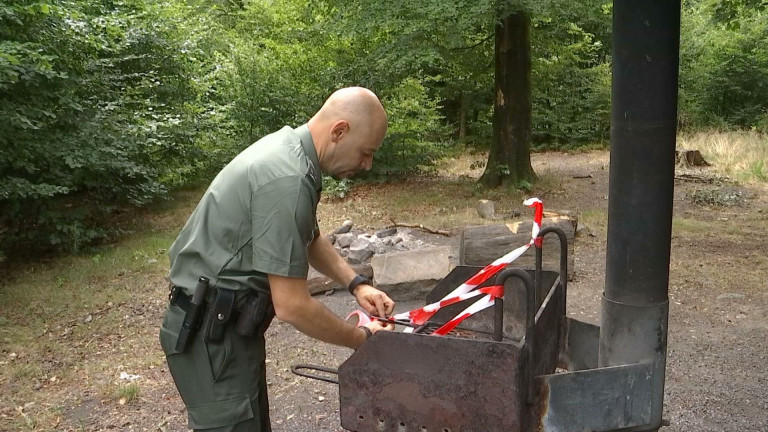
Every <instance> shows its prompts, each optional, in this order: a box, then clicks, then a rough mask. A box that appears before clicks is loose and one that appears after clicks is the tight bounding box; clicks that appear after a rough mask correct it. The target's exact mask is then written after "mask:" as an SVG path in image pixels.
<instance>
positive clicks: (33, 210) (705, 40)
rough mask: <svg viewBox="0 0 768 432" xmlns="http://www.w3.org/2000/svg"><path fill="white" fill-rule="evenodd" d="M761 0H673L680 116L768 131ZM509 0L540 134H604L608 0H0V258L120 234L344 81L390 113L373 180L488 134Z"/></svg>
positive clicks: (571, 137) (552, 140)
mask: <svg viewBox="0 0 768 432" xmlns="http://www.w3.org/2000/svg"><path fill="white" fill-rule="evenodd" d="M765 6H766V2H765V0H690V1H686V2H684V5H683V14H682V24H683V26H682V33H681V62H680V64H681V69H680V110H679V112H680V124H681V126H683V127H684V128H687V129H695V128H701V127H712V126H716V127H718V128H723V129H727V128H734V127H738V128H751V129H756V130H764V131H766V130H768V85H766V83H768V20H767V19H766V16H765V13H766V12H765V10H764V9H765ZM521 7H523V8H525V9H526V10H527V11H528V12H529V13H530V15H531V17H532V29H531V53H532V81H533V94H532V103H533V113H532V114H533V131H532V132H533V139H534V140H535V141H536V144H537V147H540V148H549V147H556V148H561V149H573V148H574V147H578V146H582V147H584V146H588V145H592V144H593V143H595V142H598V143H599V142H601V141H604V140H605V139H607V137H608V131H609V121H610V68H611V65H610V50H611V42H610V32H611V19H610V18H611V17H610V10H611V4H610V2H608V1H607V0H605V1H602V0H601V2H599V3H598V4H595V3H590V2H585V1H581V0H577V1H565V0H549V1H546V2H519V1H511V0H509V1H507V0H504V1H495V0H447V1H445V0H425V1H422V2H413V1H402V0H394V1H390V2H379V1H374V0H351V1H347V2H341V3H339V2H330V1H327V0H270V1H268V2H245V1H227V2H223V1H209V0H195V1H192V2H189V1H182V0H161V1H158V2H153V1H148V0H118V1H106V0H92V1H87V2H83V1H72V0H14V1H11V0H0V118H2V119H3V121H1V122H0V259H2V257H3V255H5V256H8V257H17V256H21V255H22V254H23V253H27V252H29V253H32V252H39V251H45V250H78V249H81V248H83V247H86V246H87V245H89V244H92V243H93V242H95V241H98V240H99V239H102V238H104V237H106V236H109V235H112V234H115V233H116V232H118V230H117V228H116V226H117V225H116V224H113V223H110V222H111V221H112V219H113V217H114V215H115V214H116V213H117V212H119V211H124V208H125V207H130V206H141V205H147V204H149V203H152V202H155V201H156V200H158V199H162V198H163V197H164V196H165V194H166V193H167V192H168V191H169V190H172V189H174V188H179V187H184V186H186V185H189V184H192V183H196V182H206V181H208V180H210V178H211V177H212V176H213V175H214V174H215V173H216V172H217V171H218V170H219V169H220V168H221V167H222V166H223V165H224V164H226V163H227V162H228V161H229V160H230V159H231V158H232V157H233V156H234V155H235V154H237V153H238V152H240V151H241V150H242V149H243V148H245V147H246V146H248V145H249V144H251V143H252V142H254V141H255V140H257V139H258V138H260V137H261V136H263V135H264V134H266V133H269V132H272V131H274V130H276V129H279V128H281V127H282V126H284V125H291V126H297V125H299V124H302V123H304V122H306V121H307V119H308V118H309V117H310V116H311V115H312V114H313V113H314V112H315V111H316V110H317V109H318V108H319V107H320V106H321V104H322V102H323V100H324V99H325V97H327V96H328V95H329V94H330V93H331V92H332V91H333V90H335V89H338V88H341V87H345V86H350V85H362V86H366V87H369V88H371V89H372V90H374V91H375V92H376V93H377V94H378V95H379V96H380V97H381V98H382V100H383V102H384V104H385V107H386V109H387V111H388V114H389V120H390V123H389V133H388V135H387V138H386V141H385V143H384V146H383V147H382V149H381V150H380V151H379V152H378V153H377V154H376V156H375V162H374V167H373V170H372V171H371V172H370V173H367V174H365V175H364V178H365V179H377V180H379V179H387V178H392V177H397V178H402V177H403V176H408V175H416V174H417V173H423V172H429V171H430V170H431V169H432V167H433V166H434V165H433V164H434V162H435V161H436V160H437V159H439V158H440V157H442V156H443V155H445V154H447V153H448V152H449V151H450V150H451V143H450V142H451V141H452V140H453V139H454V138H455V137H456V136H457V135H458V131H459V130H460V129H461V130H462V132H464V131H466V133H467V134H466V136H465V137H464V138H463V139H462V140H461V142H462V144H471V145H473V146H476V147H478V148H482V147H484V146H487V145H488V143H489V142H490V139H491V136H492V130H493V125H492V118H493V115H492V114H493V113H492V108H493V100H494V26H495V25H496V23H497V22H498V19H499V17H501V16H503V15H504V14H507V13H510V12H511V11H514V10H518V9H519V8H521ZM749 169H750V170H751V171H752V172H753V173H754V176H755V177H757V178H763V177H765V168H764V166H763V164H762V161H761V162H760V163H756V164H755V165H754V166H751V167H750V168H749ZM325 183H326V192H327V193H328V194H329V195H330V196H343V195H344V194H346V192H347V191H348V188H349V186H348V183H347V182H345V181H342V182H335V181H333V180H329V179H326V180H325ZM531 186H533V185H525V184H523V185H520V187H523V188H529V187H531ZM11 251H12V252H11Z"/></svg>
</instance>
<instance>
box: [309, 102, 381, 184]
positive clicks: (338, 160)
mask: <svg viewBox="0 0 768 432" xmlns="http://www.w3.org/2000/svg"><path fill="white" fill-rule="evenodd" d="M307 125H308V126H309V131H310V133H311V134H312V139H313V141H314V143H315V148H316V150H317V154H318V158H319V160H320V167H321V168H322V169H323V172H325V173H326V174H329V175H331V176H334V177H339V178H346V177H350V176H352V175H354V174H355V173H356V172H357V171H359V170H361V169H366V170H369V169H371V166H372V164H373V153H374V152H376V151H377V150H378V149H379V147H380V146H381V143H382V141H384V136H385V135H386V133H387V113H386V111H384V107H383V106H382V104H381V101H379V98H378V97H377V96H376V95H375V94H374V93H373V92H372V91H370V90H368V89H366V88H363V87H348V88H343V89H341V90H337V91H336V92H334V93H333V94H332V95H331V96H330V97H329V98H328V100H326V101H325V103H324V104H323V106H322V107H321V108H320V110H319V111H318V112H317V113H316V114H315V115H314V116H313V117H312V118H311V119H310V120H309V122H308V123H307Z"/></svg>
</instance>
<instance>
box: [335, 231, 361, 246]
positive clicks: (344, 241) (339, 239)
mask: <svg viewBox="0 0 768 432" xmlns="http://www.w3.org/2000/svg"><path fill="white" fill-rule="evenodd" d="M356 239H357V236H356V235H354V234H352V233H345V234H339V235H337V236H336V244H337V245H339V246H340V247H342V248H346V247H349V245H351V244H352V242H353V241H355V240H356Z"/></svg>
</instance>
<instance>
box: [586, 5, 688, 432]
mask: <svg viewBox="0 0 768 432" xmlns="http://www.w3.org/2000/svg"><path fill="white" fill-rule="evenodd" d="M679 44H680V0H675V1H669V0H614V2H613V48H612V56H613V57H612V65H613V81H612V88H611V95H612V113H611V165H610V184H609V200H608V239H607V256H606V270H605V290H604V292H603V300H602V303H603V304H602V317H601V321H602V323H601V331H600V348H599V356H598V357H599V360H598V361H599V366H600V367H606V366H617V365H622V364H629V363H641V362H648V363H650V364H652V365H653V371H654V376H653V378H652V381H653V396H652V400H653V404H652V405H653V406H652V407H651V423H650V424H648V425H644V426H642V427H637V428H633V429H631V430H632V431H655V430H657V429H658V428H659V427H660V426H661V425H662V418H661V416H662V407H663V402H664V373H665V368H666V351H667V321H668V314H669V302H668V292H669V252H670V238H671V232H672V200H673V191H674V171H675V139H676V133H677V131H676V124H677V79H678V66H679V59H678V57H679Z"/></svg>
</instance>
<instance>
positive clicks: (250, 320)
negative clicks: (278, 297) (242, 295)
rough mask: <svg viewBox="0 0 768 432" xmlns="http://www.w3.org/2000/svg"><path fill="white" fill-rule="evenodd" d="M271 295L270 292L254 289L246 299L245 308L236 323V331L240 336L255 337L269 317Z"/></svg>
mask: <svg viewBox="0 0 768 432" xmlns="http://www.w3.org/2000/svg"><path fill="white" fill-rule="evenodd" d="M269 303H270V295H269V293H268V292H263V291H252V292H251V293H250V294H249V296H248V299H247V300H246V301H245V306H244V307H243V310H242V311H240V317H239V318H238V320H237V324H236V325H235V332H237V334H239V335H240V336H244V337H253V336H254V335H255V334H256V330H258V328H259V327H261V324H262V323H263V322H264V319H265V318H266V317H267V310H268V309H269Z"/></svg>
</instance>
